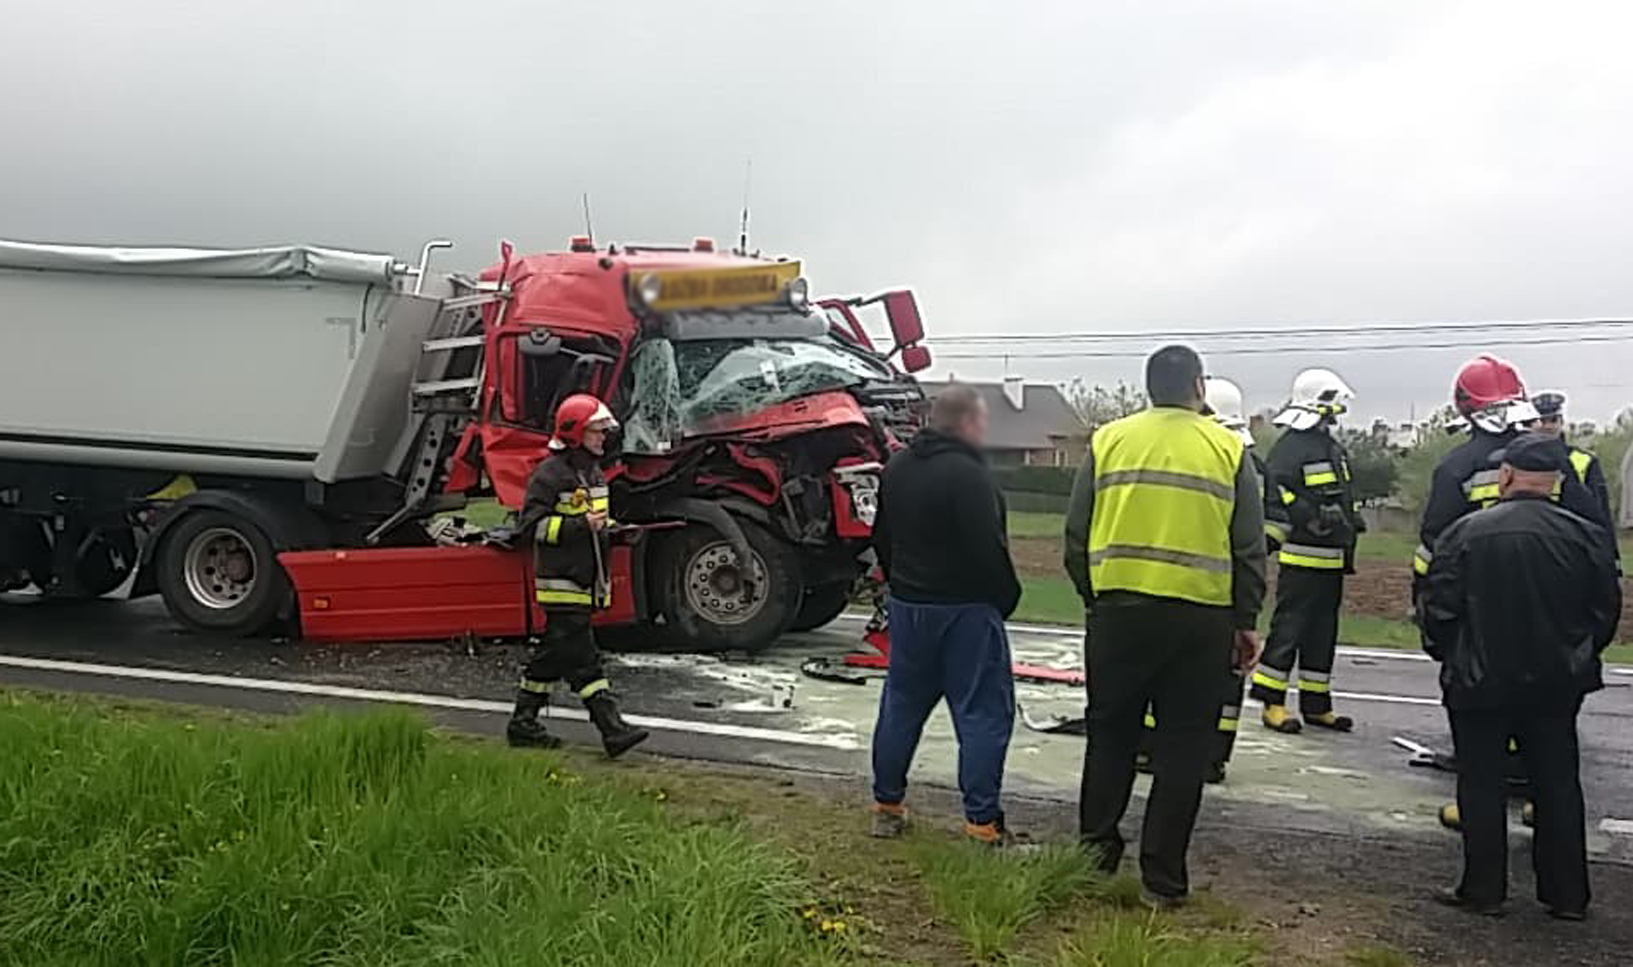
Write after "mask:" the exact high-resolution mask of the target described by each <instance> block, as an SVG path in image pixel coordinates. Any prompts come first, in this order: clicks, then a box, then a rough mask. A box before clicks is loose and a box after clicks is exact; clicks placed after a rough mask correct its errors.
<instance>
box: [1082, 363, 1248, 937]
mask: <svg viewBox="0 0 1633 967" xmlns="http://www.w3.org/2000/svg"><path fill="white" fill-rule="evenodd" d="M1146 392H1147V395H1148V396H1149V397H1150V399H1151V404H1152V405H1151V407H1150V408H1149V409H1147V410H1145V411H1143V412H1140V413H1137V414H1135V415H1133V416H1129V417H1125V418H1123V419H1121V420H1117V421H1115V422H1112V423H1109V424H1107V425H1105V426H1102V427H1100V428H1099V429H1098V430H1096V431H1095V433H1094V437H1093V439H1092V440H1091V441H1090V444H1089V452H1088V454H1087V455H1086V457H1085V459H1084V461H1083V466H1082V468H1081V469H1080V470H1079V471H1078V475H1077V480H1076V482H1075V483H1074V484H1073V487H1072V497H1071V503H1070V507H1069V509H1068V513H1067V518H1066V554H1065V564H1066V570H1067V573H1069V574H1070V575H1071V577H1072V580H1073V583H1074V584H1075V585H1076V587H1077V590H1078V593H1079V594H1080V595H1081V596H1082V598H1083V603H1084V609H1085V613H1086V614H1087V615H1088V617H1089V635H1088V649H1087V650H1088V655H1087V665H1088V673H1089V674H1088V678H1089V703H1088V704H1089V708H1088V716H1089V729H1088V731H1089V735H1088V743H1087V746H1086V749H1085V756H1084V757H1085V761H1084V767H1083V790H1082V801H1081V804H1080V817H1079V819H1080V823H1081V827H1080V833H1081V837H1082V840H1083V843H1084V845H1085V846H1087V847H1089V848H1090V849H1091V850H1092V851H1093V852H1094V853H1095V855H1096V856H1097V857H1098V860H1099V863H1100V866H1101V868H1102V869H1103V870H1105V871H1107V872H1111V871H1113V870H1115V869H1116V867H1117V865H1118V863H1119V861H1120V860H1121V858H1122V853H1123V845H1124V841H1123V837H1122V834H1121V832H1120V831H1119V829H1118V824H1119V823H1120V822H1121V820H1122V817H1123V814H1124V812H1126V811H1127V809H1128V800H1129V795H1130V793H1131V791H1132V789H1133V783H1134V765H1135V757H1136V755H1137V754H1138V751H1139V744H1140V732H1141V724H1140V723H1141V718H1142V716H1143V715H1144V713H1145V709H1146V707H1147V706H1148V705H1150V706H1151V707H1152V708H1153V709H1154V711H1155V713H1156V719H1157V747H1156V749H1155V754H1154V755H1153V757H1152V765H1153V767H1154V770H1155V773H1156V774H1155V777H1154V779H1153V781H1152V785H1151V795H1150V798H1149V799H1148V800H1147V802H1146V809H1145V825H1144V830H1143V832H1142V834H1141V836H1140V872H1141V880H1142V883H1143V886H1144V889H1145V893H1146V898H1147V901H1148V902H1150V903H1152V904H1155V905H1160V906H1170V905H1176V904H1178V903H1181V902H1183V901H1184V899H1185V897H1186V896H1187V895H1188V893H1189V888H1190V882H1189V876H1188V873H1187V869H1186V853H1187V852H1188V850H1189V846H1190V838H1191V832H1192V829H1193V827H1194V826H1195V824H1196V814H1197V810H1198V808H1199V806H1200V804H1201V799H1202V784H1203V779H1204V776H1205V775H1206V773H1207V769H1208V760H1209V758H1210V757H1211V749H1210V743H1209V741H1208V740H1209V738H1210V736H1211V735H1213V734H1214V732H1215V727H1216V724H1217V720H1218V715H1219V700H1220V696H1221V694H1222V693H1223V691H1224V689H1225V687H1226V683H1225V680H1226V679H1227V677H1228V670H1229V668H1230V666H1231V664H1232V662H1233V661H1234V662H1235V663H1236V664H1237V665H1238V667H1242V668H1246V667H1250V666H1251V664H1252V661H1253V658H1254V655H1255V653H1256V652H1257V651H1258V636H1257V634H1256V633H1255V632H1254V630H1253V629H1254V625H1255V624H1256V621H1257V618H1258V612H1259V608H1260V606H1261V604H1262V603H1263V599H1264V557H1265V552H1264V508H1263V503H1262V501H1261V499H1260V490H1259V480H1258V474H1257V473H1256V472H1255V471H1254V469H1253V462H1252V461H1251V460H1249V459H1247V458H1246V453H1245V451H1246V448H1245V447H1244V446H1243V444H1242V440H1241V438H1240V437H1238V436H1237V435H1236V434H1234V433H1231V432H1230V431H1229V430H1226V429H1225V428H1224V427H1222V426H1220V425H1219V424H1218V423H1216V422H1214V421H1213V420H1211V419H1209V418H1207V417H1205V416H1203V415H1202V412H1201V411H1202V409H1203V405H1204V403H1203V399H1204V395H1205V394H1204V389H1203V383H1202V360H1201V358H1200V357H1199V356H1197V354H1196V352H1195V351H1194V350H1192V349H1190V348H1188V347H1185V346H1169V347H1166V348H1164V349H1161V350H1158V351H1157V352H1156V353H1155V354H1153V355H1152V356H1151V358H1150V359H1149V360H1148V361H1147V363H1146Z"/></svg>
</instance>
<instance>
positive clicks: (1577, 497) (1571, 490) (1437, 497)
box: [1412, 354, 1610, 598]
mask: <svg viewBox="0 0 1633 967" xmlns="http://www.w3.org/2000/svg"><path fill="white" fill-rule="evenodd" d="M1452 399H1453V402H1454V403H1455V404H1456V406H1457V412H1458V414H1459V415H1460V416H1462V417H1463V419H1464V420H1466V421H1467V423H1468V427H1469V438H1468V439H1467V440H1465V441H1464V442H1463V443H1462V444H1460V445H1458V447H1457V448H1456V449H1454V450H1452V452H1450V453H1448V454H1446V455H1445V456H1444V457H1442V458H1441V460H1440V464H1439V465H1438V466H1437V467H1435V472H1434V478H1433V482H1432V483H1431V484H1430V487H1429V500H1428V502H1427V503H1426V504H1425V505H1424V508H1423V526H1422V528H1421V530H1420V532H1419V535H1418V536H1419V538H1420V543H1419V544H1418V548H1417V552H1416V553H1415V554H1414V555H1413V560H1412V571H1413V574H1414V580H1413V590H1414V594H1413V597H1414V598H1416V591H1417V590H1418V587H1419V585H1421V583H1422V581H1423V577H1424V575H1426V574H1428V573H1429V562H1430V561H1431V560H1433V559H1434V546H1435V540H1436V539H1438V538H1439V537H1440V532H1441V531H1443V530H1445V529H1446V528H1447V527H1449V526H1450V525H1451V523H1452V522H1453V521H1455V520H1457V519H1458V518H1459V517H1462V516H1463V515H1464V514H1467V513H1470V512H1472V511H1476V510H1480V509H1482V508H1485V507H1490V506H1491V505H1492V504H1494V503H1496V502H1497V468H1496V467H1495V466H1493V465H1492V462H1491V455H1492V454H1493V453H1495V452H1496V451H1498V450H1500V449H1502V448H1503V446H1504V445H1505V444H1507V443H1508V441H1509V440H1512V439H1513V438H1514V437H1515V436H1516V435H1518V433H1519V432H1520V430H1521V428H1523V427H1525V426H1527V425H1529V424H1531V423H1534V422H1536V420H1537V418H1538V413H1537V410H1536V407H1534V406H1533V405H1532V404H1531V402H1530V400H1529V399H1528V398H1527V396H1526V393H1525V383H1524V382H1523V381H1522V380H1521V379H1520V372H1519V370H1518V369H1515V368H1514V364H1513V363H1510V362H1508V361H1507V360H1504V359H1498V358H1497V357H1496V356H1491V355H1484V354H1482V355H1480V356H1476V357H1475V358H1474V359H1472V360H1470V361H1469V362H1467V363H1465V364H1464V365H1463V368H1462V369H1460V370H1458V371H1457V380H1456V382H1455V383H1454V384H1453V389H1452ZM1561 446H1563V444H1562V445H1561ZM1559 500H1560V503H1561V505H1563V506H1564V507H1565V509H1567V510H1570V511H1574V512H1575V513H1577V514H1580V515H1581V516H1583V517H1586V518H1587V519H1588V520H1591V521H1593V522H1594V523H1596V524H1599V525H1600V526H1601V527H1609V526H1610V521H1609V520H1608V519H1607V517H1606V513H1605V511H1604V510H1603V509H1602V508H1601V507H1600V506H1599V504H1598V502H1597V501H1596V500H1594V499H1593V495H1592V494H1591V493H1589V492H1588V490H1587V488H1586V487H1584V486H1583V485H1582V481H1581V480H1578V479H1576V477H1575V475H1569V479H1567V480H1565V481H1564V485H1563V486H1562V487H1561V490H1560V496H1559Z"/></svg>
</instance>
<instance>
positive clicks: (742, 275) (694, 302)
mask: <svg viewBox="0 0 1633 967" xmlns="http://www.w3.org/2000/svg"><path fill="white" fill-rule="evenodd" d="M799 274H800V263H798V262H775V263H771V264H767V265H749V266H744V267H742V268H731V269H670V270H665V271H660V272H650V273H645V274H642V275H641V276H639V277H638V278H636V279H635V283H636V284H637V285H640V286H643V287H645V286H648V285H650V284H651V283H650V282H648V281H647V280H649V279H653V278H655V279H656V280H657V286H658V289H657V297H656V298H654V299H651V300H650V301H649V302H648V303H647V308H649V309H651V310H653V311H654V312H674V311H676V310H679V309H720V308H727V307H730V306H752V305H761V304H763V303H767V302H775V301H777V300H778V299H780V298H782V296H783V292H784V290H785V289H786V288H787V286H788V283H790V282H792V281H794V280H795V279H797V278H799Z"/></svg>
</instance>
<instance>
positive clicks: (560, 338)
mask: <svg viewBox="0 0 1633 967" xmlns="http://www.w3.org/2000/svg"><path fill="white" fill-rule="evenodd" d="M801 270H802V267H801V264H800V263H799V262H797V261H792V260H786V259H782V260H771V259H763V258H758V257H750V256H747V255H744V254H741V253H721V252H716V251H714V247H713V245H712V244H711V243H708V242H707V240H701V239H700V240H698V241H697V242H695V243H694V244H692V245H690V246H670V247H662V246H653V247H648V246H626V247H622V248H620V247H617V246H613V247H607V248H599V249H598V248H595V247H593V246H591V245H590V244H589V243H588V240H587V239H575V240H574V242H573V244H572V245H571V247H570V249H569V251H565V252H552V253H547V254H540V255H530V256H525V257H521V258H517V259H513V260H509V259H507V261H506V262H505V263H503V264H500V265H496V266H493V267H491V268H489V269H488V270H487V271H486V272H484V273H483V275H482V279H483V281H484V282H487V283H498V284H500V285H501V286H502V287H504V288H506V289H507V290H508V293H509V297H508V299H506V300H503V301H501V302H498V303H495V304H494V305H491V306H488V307H487V308H486V309H485V316H484V319H483V335H484V340H483V345H482V350H481V353H482V360H481V370H480V372H481V384H480V391H479V397H478V398H479V405H478V410H477V412H476V413H475V414H474V416H473V418H471V419H470V420H468V421H467V422H466V423H465V424H464V425H463V427H462V428H461V430H460V437H459V440H458V443H457V447H456V448H455V450H454V451H453V457H452V460H451V461H450V464H449V468H448V470H447V472H446V479H445V480H444V481H443V483H442V490H443V492H444V493H445V494H448V495H464V496H466V497H481V496H486V495H489V494H491V495H492V496H493V497H494V498H496V499H497V500H498V502H499V503H500V504H502V505H503V506H504V507H506V508H509V509H510V510H513V511H514V510H517V509H519V508H520V505H521V501H522V498H523V494H524V491H525V487H526V483H527V479H528V477H529V475H530V474H531V473H532V470H533V468H534V467H535V466H536V465H537V463H538V461H539V460H541V459H543V458H544V456H545V455H546V452H547V451H546V443H547V441H548V439H549V437H550V433H551V418H552V415H553V413H554V411H555V408H556V405H557V404H558V403H559V402H560V401H561V400H562V399H564V398H565V397H566V396H568V395H570V394H573V393H578V392H589V393H594V394H596V395H597V396H599V397H601V398H602V399H604V400H606V401H607V402H608V403H609V405H610V406H611V407H612V409H613V411H614V413H615V414H616V415H617V417H618V419H619V421H620V423H621V432H620V435H619V437H618V441H617V452H616V454H614V455H613V457H612V459H611V460H610V461H609V466H608V476H609V478H610V482H611V487H612V495H613V504H612V506H613V512H614V515H615V516H616V517H617V519H618V520H619V521H620V522H621V523H625V524H630V525H637V526H635V527H632V528H631V529H630V530H629V531H627V532H626V533H625V535H624V536H623V537H622V538H621V540H620V542H619V544H618V546H617V547H615V550H614V554H613V558H612V561H611V564H612V568H613V571H614V573H613V575H612V576H613V586H614V606H613V608H612V609H611V610H610V611H608V612H605V613H603V614H602V615H601V616H600V617H599V622H600V624H601V625H602V626H603V627H604V628H611V627H619V628H628V629H631V630H632V631H636V632H638V633H639V634H640V635H641V636H642V637H644V638H646V639H649V640H662V641H663V642H664V643H667V644H679V645H683V646H687V647H694V648H698V649H702V650H719V649H750V650H753V649H758V648H762V647H765V646H766V645H768V644H770V643H771V642H772V641H774V640H775V639H776V638H777V636H779V635H780V634H782V633H784V632H786V631H797V630H806V629H810V628H815V627H818V626H821V625H823V624H826V623H828V622H829V621H831V620H832V619H833V618H834V617H836V616H837V615H838V614H839V613H840V612H841V611H842V610H843V609H844V608H845V606H846V604H847V602H848V601H849V600H850V599H851V596H852V593H853V591H854V590H855V588H856V586H857V584H858V582H859V581H860V580H862V579H863V576H864V575H865V574H866V573H867V571H868V570H869V565H870V561H871V555H870V552H869V551H868V535H869V532H870V528H871V523H872V520H873V513H874V509H875V506H876V503H875V500H876V494H877V489H878V473H879V470H880V468H881V467H882V465H883V462H884V461H885V460H886V459H887V458H888V456H889V454H890V452H891V451H892V449H894V448H895V447H897V446H899V445H900V444H901V442H902V441H904V440H905V439H907V438H908V437H910V436H911V434H912V433H913V432H914V431H915V430H916V428H917V426H918V425H919V423H920V420H921V418H922V410H923V399H924V398H923V394H922V392H921V391H920V389H919V387H918V385H917V383H916V381H915V380H914V379H913V378H912V376H911V372H912V371H918V370H921V369H923V368H924V367H926V366H928V365H929V357H928V352H927V351H926V350H925V349H924V347H922V346H921V345H919V344H918V343H919V340H920V339H922V337H923V330H922V326H921V324H920V321H919V313H918V308H917V305H916V303H915V302H914V299H913V296H912V294H911V293H910V292H908V291H905V290H898V291H894V292H889V293H885V294H883V295H881V296H878V297H875V298H873V299H849V300H823V301H821V302H818V303H813V302H812V301H811V300H810V298H809V296H808V290H807V285H806V281H805V279H804V278H803V277H802V275H801ZM875 302H877V303H879V304H881V305H882V306H883V308H884V311H885V314H886V316H887V318H888V320H889V322H890V327H891V331H892V335H893V342H894V343H895V346H894V347H893V348H892V349H891V350H890V351H889V352H888V353H886V352H881V351H880V350H879V349H877V348H876V347H875V346H874V344H873V341H872V340H871V339H870V337H869V336H868V335H867V333H866V331H865V330H864V329H863V328H862V326H861V323H860V321H859V319H858V316H857V314H856V310H857V309H858V308H860V307H862V306H865V305H868V304H870V303H875ZM639 525H648V526H647V527H644V528H643V527H641V526H639ZM530 540H531V538H530V536H529V535H518V542H519V543H524V544H525V543H527V542H528V541H530ZM439 552H447V553H443V554H442V556H440V557H438V556H437V555H438V554H439ZM335 554H344V555H345V556H346V557H345V560H346V562H347V566H348V567H349V568H350V570H349V571H346V572H345V573H344V574H343V573H342V571H341V570H339V569H337V566H338V565H339V564H340V561H338V560H337V559H336V558H335V557H334V556H333V555H335ZM324 555H329V556H328V557H325V556H324ZM528 557H529V555H527V554H526V553H512V554H510V555H508V556H506V555H505V554H504V552H501V551H498V550H494V549H491V548H478V547H463V548H422V549H400V550H383V549H382V550H361V551H350V552H333V551H324V552H294V553H290V554H285V555H282V556H281V557H280V560H281V561H282V562H283V563H284V565H285V567H286V569H287V570H288V571H289V573H290V575H291V577H292V579H293V581H294V584H295V586H296V589H297V592H298V595H299V601H300V610H301V617H302V624H303V628H304V629H305V631H306V633H307V634H308V635H310V636H314V637H327V638H342V639H343V638H350V637H375V638H378V637H383V635H382V634H380V631H379V629H381V628H382V627H389V628H390V631H391V632H392V633H393V635H392V636H394V637H440V636H442V635H443V634H446V633H448V632H450V631H454V630H456V629H458V630H469V631H474V632H477V633H482V634H510V633H526V632H528V631H532V630H536V628H537V622H538V621H539V620H541V618H540V615H539V614H538V613H537V611H536V610H535V609H534V608H532V606H531V602H530V601H529V600H528V595H527V593H526V589H527V588H528V587H530V586H531V583H530V582H529V581H527V580H525V578H526V574H525V568H526V559H527V558H528ZM456 559H457V560H458V561H459V562H460V563H459V565H458V567H459V569H460V570H461V572H462V574H463V575H466V576H459V577H455V576H452V568H453V564H452V563H451V562H454V561H455V560H456ZM371 562H372V563H377V564H380V565H381V566H383V567H385V568H386V569H387V570H388V571H389V572H390V575H391V576H390V578H389V580H381V581H372V580H362V579H360V578H357V577H355V576H356V575H358V574H359V573H360V571H359V568H360V567H362V568H366V567H367V566H369V564H370V563H371ZM445 569H446V570H445ZM478 572H480V574H481V575H482V576H481V578H480V579H478V578H477V577H476V576H475V575H476V574H477V573H478ZM467 576H468V577H467ZM348 581H355V582H356V583H358V584H360V585H364V584H366V585H371V586H376V587H377V588H386V587H387V586H388V585H389V586H392V587H400V588H403V589H404V590H402V591H394V590H389V589H387V590H381V591H379V593H381V594H384V595H385V596H386V599H379V598H376V599H374V600H372V601H367V602H365V600H364V599H363V598H361V597H350V598H349V597H348V596H347V595H344V594H341V593H340V590H339V589H340V586H341V585H343V584H345V583H347V582H348ZM480 585H485V586H487V587H489V588H490V589H491V592H490V593H486V594H484V593H483V592H482V590H481V587H480ZM455 587H458V588H460V589H461V590H458V591H454V590H450V589H452V588H455ZM415 589H418V590H415ZM513 589H520V590H513ZM439 596H440V597H446V598H447V599H448V603H447V606H446V607H442V606H439V605H437V604H436V603H435V602H436V601H437V600H440V597H439ZM389 599H395V600H396V601H397V602H398V604H399V605H401V610H400V611H398V615H399V618H400V620H388V619H386V618H385V617H384V614H385V612H388V611H393V610H394V606H393V605H392V603H391V600H389ZM348 601H353V602H355V605H353V604H348ZM462 626H463V627H462ZM371 628H372V629H373V630H370V629H371Z"/></svg>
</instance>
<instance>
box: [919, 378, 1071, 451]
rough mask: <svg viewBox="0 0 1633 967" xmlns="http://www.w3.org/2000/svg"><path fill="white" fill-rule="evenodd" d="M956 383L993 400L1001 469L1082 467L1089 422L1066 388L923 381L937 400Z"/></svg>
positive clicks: (991, 436)
mask: <svg viewBox="0 0 1633 967" xmlns="http://www.w3.org/2000/svg"><path fill="white" fill-rule="evenodd" d="M952 382H957V383H961V384H963V385H965V386H969V387H971V388H972V389H974V390H976V391H977V392H979V393H980V394H981V396H982V397H983V398H984V399H985V400H986V401H987V413H988V415H989V417H990V419H991V426H990V427H989V428H988V430H987V447H986V451H987V459H988V460H990V461H991V462H992V465H993V466H995V467H1023V466H1045V467H1067V466H1076V465H1077V463H1078V462H1079V460H1080V459H1081V458H1082V456H1083V453H1082V451H1083V438H1084V435H1085V433H1084V429H1083V424H1082V423H1081V422H1079V421H1078V419H1077V412H1076V411H1075V410H1073V409H1072V405H1071V404H1070V403H1068V402H1067V401H1066V394H1065V393H1062V392H1061V390H1060V387H1058V386H1053V385H1050V384H1048V383H1027V382H1026V381H1024V380H1022V379H1021V378H1020V377H1018V376H1010V377H1006V378H1005V379H1004V381H1003V382H1001V383H980V382H973V381H971V382H966V381H964V380H961V379H956V378H955V379H953V380H921V381H920V383H919V385H921V386H923V387H924V392H925V395H927V396H932V397H933V396H935V395H936V394H937V393H939V392H941V391H942V390H944V389H946V388H947V387H948V386H949V385H950V384H951V383H952Z"/></svg>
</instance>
